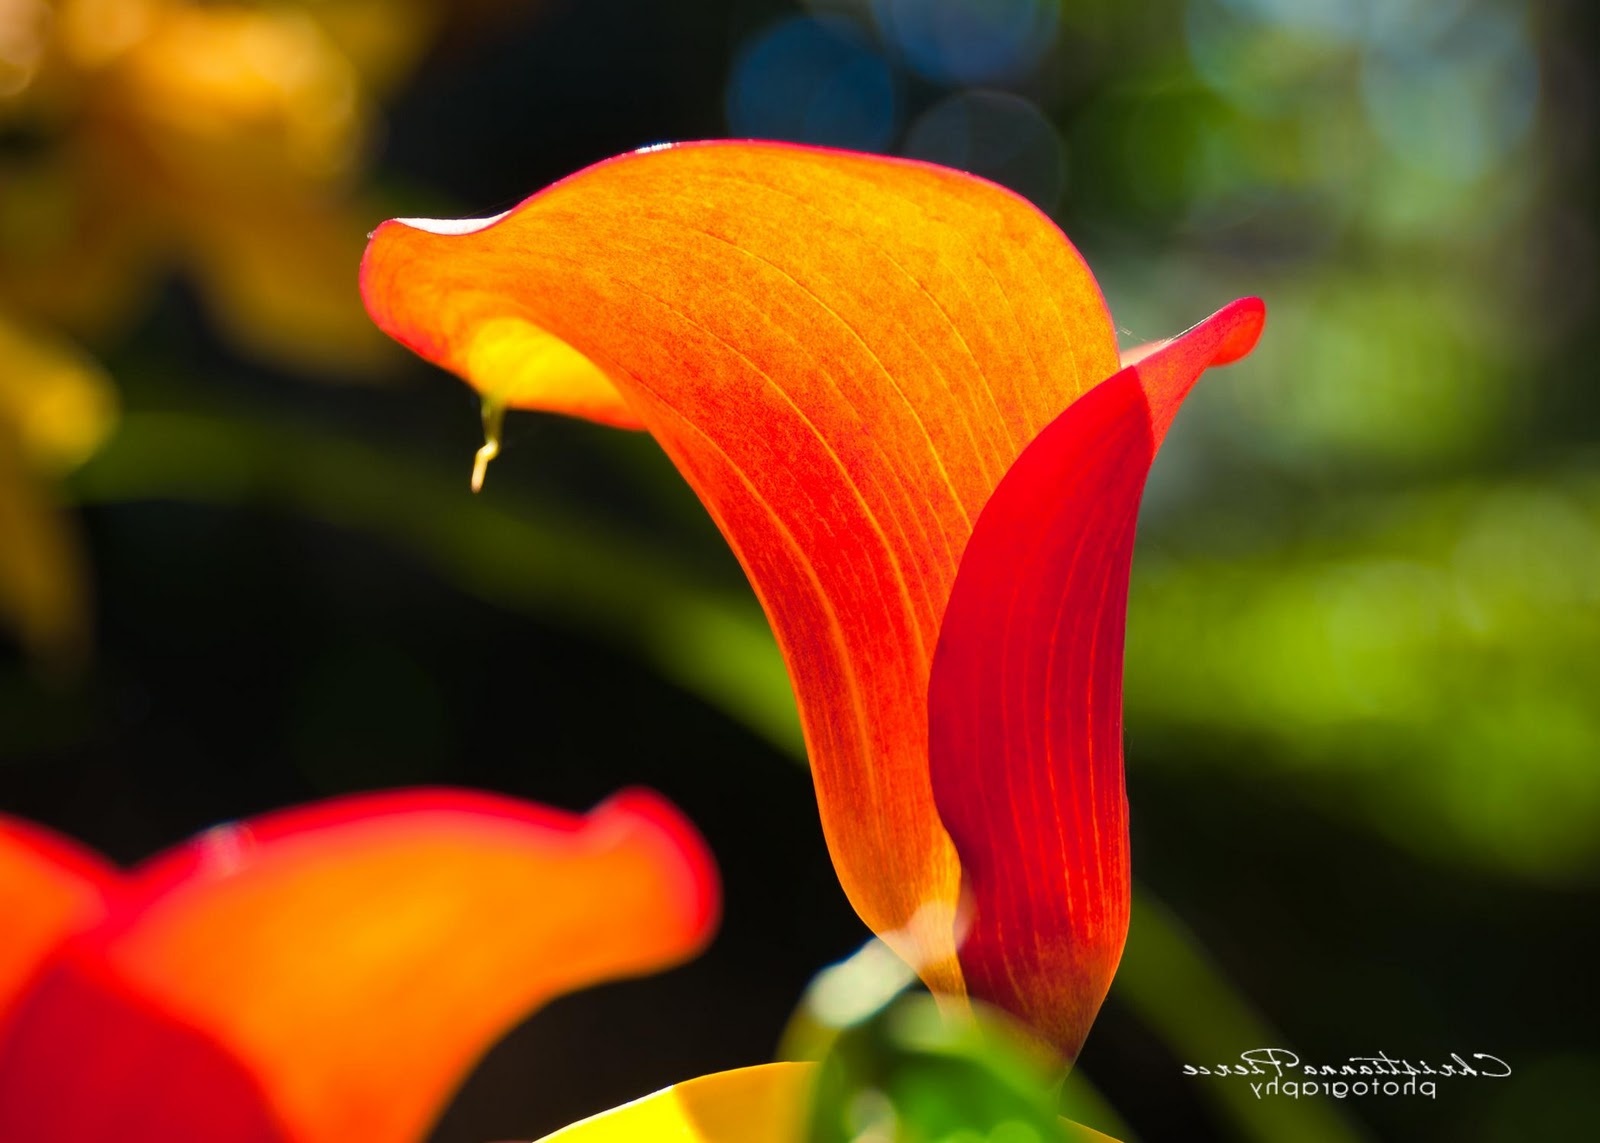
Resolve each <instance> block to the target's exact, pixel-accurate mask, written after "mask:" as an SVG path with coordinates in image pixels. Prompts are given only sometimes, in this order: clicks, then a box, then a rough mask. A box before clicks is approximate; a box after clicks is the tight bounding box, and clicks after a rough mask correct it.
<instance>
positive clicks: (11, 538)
mask: <svg viewBox="0 0 1600 1143" xmlns="http://www.w3.org/2000/svg"><path fill="white" fill-rule="evenodd" d="M0 362H4V365H3V366H0V624H3V625H4V626H5V627H6V628H8V629H9V630H11V631H14V632H15V633H16V635H17V636H18V638H19V639H20V640H21V642H22V644H23V646H24V647H25V648H27V650H28V651H30V652H31V653H32V654H33V655H34V656H35V657H36V658H37V659H39V660H41V661H43V662H46V663H50V664H52V665H58V666H70V665H71V663H72V662H73V661H74V660H75V659H77V658H78V657H79V656H80V655H81V654H82V652H83V650H84V644H85V639H86V635H87V613H88V607H87V599H86V595H87V592H86V585H85V580H86V577H85V574H84V569H83V561H82V557H81V553H80V551H79V544H78V539H77V535H76V532H75V530H74V528H73V527H72V522H71V520H70V519H69V518H68V517H66V516H64V515H63V514H62V513H61V512H59V511H58V510H57V509H56V508H55V506H54V505H53V504H52V503H51V499H50V495H49V492H48V488H49V484H50V481H51V479H52V478H54V477H57V476H59V475H61V474H62V473H64V472H66V471H67V470H69V469H71V468H72V467H74V466H76V465H77V464H79V463H81V462H82V461H83V460H85V459H86V458H87V457H88V456H89V454H90V453H91V452H93V451H94V449H95V447H96V446H98V445H99V444H100V442H101V441H102V440H103V439H104V438H105V436H106V435H107V433H108V432H109V431H110V428H111V425H112V422H113V421H114V419H115V416H116V395H115V392H114V390H113V389H112V388H111V384H110V382H109V380H108V379H107V378H106V376H105V374H104V373H102V372H101V370H100V368H99V367H98V366H97V365H95V364H94V362H92V361H90V360H89V359H88V358H87V357H85V356H83V355H82V354H80V353H78V352H76V351H75V350H74V349H72V348H71V347H70V346H68V345H65V344H59V343H53V342H50V341H47V340H45V339H43V338H41V337H39V336H37V335H34V334H32V333H30V332H28V331H26V330H24V329H22V328H20V327H18V326H15V325H13V324H11V323H10V322H8V321H6V320H5V318H4V316H3V315H0Z"/></svg>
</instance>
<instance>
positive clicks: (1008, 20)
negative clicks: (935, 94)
mask: <svg viewBox="0 0 1600 1143" xmlns="http://www.w3.org/2000/svg"><path fill="white" fill-rule="evenodd" d="M872 7H873V14H874V15H875V16H876V17H877V20H878V27H879V29H880V30H881V31H882V32H883V35H884V38H885V39H887V40H889V41H890V42H891V43H893V44H894V45H895V46H896V47H897V48H898V49H899V50H900V52H901V53H903V55H904V56H905V59H906V62H907V63H908V64H910V66H911V67H912V68H913V69H914V70H915V71H917V72H918V73H919V74H921V75H923V76H926V77H927V78H929V79H932V80H935V81H937V82H941V83H960V84H974V83H1003V82H1011V81H1015V80H1019V79H1022V78H1024V77H1026V76H1027V75H1028V73H1029V72H1031V71H1032V70H1033V69H1034V67H1036V66H1037V65H1038V63H1039V61H1040V60H1041V59H1043V58H1044V56H1045V53H1046V52H1048V51H1049V50H1050V48H1051V46H1052V45H1053V44H1054V43H1055V37H1056V25H1057V22H1058V20H1059V18H1060V13H1059V11H1058V9H1057V7H1056V5H1055V3H1053V2H1052V0H874V3H873V6H872Z"/></svg>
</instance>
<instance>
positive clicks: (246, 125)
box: [0, 0, 493, 660]
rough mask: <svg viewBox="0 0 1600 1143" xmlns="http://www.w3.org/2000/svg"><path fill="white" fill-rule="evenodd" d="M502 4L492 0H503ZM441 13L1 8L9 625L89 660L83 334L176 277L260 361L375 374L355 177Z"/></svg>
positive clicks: (107, 404)
mask: <svg viewBox="0 0 1600 1143" xmlns="http://www.w3.org/2000/svg"><path fill="white" fill-rule="evenodd" d="M489 3H490V6H491V7H492V6H493V0H489ZM485 14H486V8H485V3H482V2H479V3H471V4H466V5H450V4H445V3H442V2H439V0H303V2H300V3H290V2H277V3H272V2H266V3H242V2H235V3H202V2H199V0H0V136H3V137H4V140H5V142H6V144H7V145H6V146H5V147H4V148H3V149H0V628H4V629H7V630H10V631H12V632H15V633H16V634H17V635H18V637H19V638H20V639H21V641H22V643H23V644H24V646H25V647H26V648H27V649H28V650H29V651H30V653H32V654H34V655H35V656H36V657H41V658H44V659H60V660H70V659H72V658H74V657H75V656H77V655H78V654H79V653H81V651H82V650H84V648H85V643H86V634H87V627H88V625H87V618H86V610H87V609H86V591H85V587H84V584H85V574H84V569H83V567H82V559H81V554H80V551H79V544H78V543H77V540H76V537H75V534H74V530H73V528H72V525H71V521H70V520H69V519H68V518H67V517H66V516H65V515H63V514H62V513H61V512H59V511H58V510H57V509H56V508H55V507H54V506H53V504H52V502H51V495H50V492H49V489H50V486H51V481H52V480H53V479H54V478H56V477H58V476H60V475H61V474H63V473H64V472H65V471H66V470H68V469H70V468H71V467H72V466H73V465H75V464H77V463H79V462H81V461H82V460H83V459H85V458H86V457H87V456H88V455H89V453H90V452H91V451H92V450H93V449H94V448H95V447H96V446H97V445H98V444H99V442H100V441H101V440H102V439H104V437H105V436H106V435H107V433H108V431H109V429H110V426H111V424H112V421H113V419H114V415H115V407H116V401H115V395H114V391H113V390H112V388H111V386H110V384H109V382H108V380H107V378H106V377H105V375H104V374H103V373H102V371H101V370H100V369H99V368H98V367H97V366H95V365H94V364H93V363H92V362H91V361H90V359H89V358H88V357H86V356H85V355H83V354H81V353H79V352H78V351H77V350H76V349H75V348H73V346H72V345H71V343H70V341H68V340H65V338H67V337H69V336H77V337H85V338H88V339H91V340H99V339H105V338H107V337H109V336H111V335H113V334H115V333H116V332H118V331H119V329H121V328H123V327H125V326H126V325H127V324H129V323H130V322H131V321H133V320H135V319H137V317H138V316H139V314H140V311H141V309H142V308H143V306H144V305H145V303H146V300H147V298H148V297H149V295H150V292H151V289H152V287H153V286H154V285H156V284H158V283H159V282H160V281H162V280H163V278H165V277H166V276H167V275H170V274H173V273H179V274H181V275H183V276H184V277H185V278H186V279H187V280H189V281H191V282H193V283H194V284H195V285H196V286H197V287H198V288H199V290H200V293H201V295H202V297H203V298H204V301H205V303H206V305H207V307H208V308H209V310H210V312H211V314H212V317H213V319H214V320H215V321H216V322H217V324H218V325H219V327H221V328H222V329H223V330H224V331H225V332H226V333H227V334H228V335H229V336H231V337H232V338H233V339H234V340H235V341H236V342H237V343H238V344H240V345H241V346H242V347H244V348H246V349H247V350H248V351H251V352H253V353H256V354H258V355H261V356H264V357H266V358H269V359H271V360H275V361H277V362H279V363H281V364H284V365H287V366H290V367H294V368H300V369H309V370H311V371H314V372H325V373H333V374H335V375H339V376H347V377H348V376H353V375H359V374H361V373H363V372H366V371H369V370H370V369H371V368H372V367H373V366H375V365H378V364H380V363H381V362H382V361H383V360H384V359H385V358H386V357H387V356H388V355H389V354H390V353H391V352H392V349H391V346H390V343H389V342H388V340H387V339H386V338H384V337H383V336H382V335H381V334H379V333H378V332H377V330H375V329H374V328H373V327H372V325H371V323H370V322H368V321H367V318H366V314H365V311H364V310H363V308H362V305H361V300H360V297H359V295H358V294H357V291H356V288H355V280H354V275H353V272H352V267H354V266H355V265H356V264H357V263H358V262H359V261H360V257H361V251H362V247H363V243H364V241H365V236H366V232H367V231H368V230H369V229H370V228H371V224H372V223H373V222H374V221H375V220H377V219H381V218H383V217H385V216H386V215H387V214H390V213H392V211H391V210H389V209H387V208H386V207H385V206H383V205H380V204H376V203H369V202H367V201H366V200H365V199H364V198H363V197H362V191H361V188H360V186H359V184H358V182H357V176H359V174H360V172H361V168H362V165H363V159H364V157H365V154H366V151H367V145H368V143H369V141H370V140H371V139H372V137H373V135H374V133H375V129H376V123H377V118H376V99H377V97H378V96H380V95H381V94H383V93H384V92H385V91H387V90H388V89H389V88H390V86H391V85H393V84H394V83H396V82H398V81H399V80H401V79H402V78H404V77H405V76H406V75H407V74H408V73H409V72H410V71H411V69H412V68H413V67H414V65H415V64H416V62H417V60H418V59H419V58H420V56H421V54H422V52H423V50H424V49H425V48H426V47H427V46H428V45H429V43H430V42H432V40H433V39H434V38H435V36H436V34H437V33H438V32H439V31H440V30H441V28H442V26H443V22H444V20H445V19H446V18H447V17H448V18H449V19H450V20H452V21H454V22H455V23H456V24H458V25H459V24H460V23H462V22H463V21H464V20H475V19H477V18H479V17H481V16H483V15H485Z"/></svg>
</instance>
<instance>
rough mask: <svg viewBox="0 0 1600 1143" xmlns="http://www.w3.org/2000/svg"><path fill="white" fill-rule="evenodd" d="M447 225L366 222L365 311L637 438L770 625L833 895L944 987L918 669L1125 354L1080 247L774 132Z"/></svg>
mask: <svg viewBox="0 0 1600 1143" xmlns="http://www.w3.org/2000/svg"><path fill="white" fill-rule="evenodd" d="M460 229H461V228H460V227H459V226H454V227H430V228H428V229H424V228H422V227H419V226H418V225H414V224H413V225H406V224H402V223H399V222H389V223H385V224H384V225H383V226H382V227H380V228H379V229H378V231H377V232H376V234H375V236H374V239H373V241H372V244H371V245H370V246H369V248H368V252H367V257H366V261H365V263H364V266H363V290H364V293H365V296H366V300H367V305H368V308H369V310H370V311H371V313H372V314H373V316H374V318H375V319H376V320H377V322H378V324H379V325H380V326H381V327H382V328H384V329H385V330H387V331H388V332H389V333H391V334H392V335H394V336H395V337H396V338H398V339H399V340H400V341H402V342H403V343H405V344H406V345H408V346H410V347H411V348H413V349H415V350H416V351H417V352H419V353H421V354H422V355H423V356H425V357H427V358H429V359H430V360H433V361H436V362H438V363H440V364H442V365H444V366H445V367H447V368H450V369H452V370H454V371H456V372H457V373H460V374H461V375H463V376H464V377H466V378H467V379H468V380H470V381H471V382H472V383H473V384H474V385H476V386H477V387H478V388H479V389H480V390H483V391H484V392H486V393H489V394H499V395H502V396H505V397H507V398H508V399H509V400H510V401H511V403H512V404H516V405H525V406H529V407H535V408H546V409H554V410H558V411H562V412H573V413H577V414H580V415H587V416H593V417H595V418H596V419H600V420H610V421H614V422H623V423H626V422H627V421H628V420H629V419H630V418H632V419H636V420H637V422H639V423H641V424H643V425H644V426H645V427H647V428H648V429H649V430H650V431H651V432H652V433H653V434H654V435H655V436H656V438H657V440H659V441H660V442H661V444H662V446H663V448H665V450H666V451H667V453H668V454H669V455H670V456H671V457H672V458H673V460H674V461H675V462H676V464H677V465H678V467H679V469H680V470H681V471H682V472H683V473H684V475H685V476H686V477H687V478H688V479H689V481H690V482H691V484H693V485H694V487H695V489H696V491H697V492H698V493H699V494H700V496H701V498H702V499H703V500H704V501H705V503H706V505H707V507H708V508H709V510H710V512H711V514H712V516H713V517H714V518H715V520H716V521H717V523H718V524H719V525H720V527H721V528H722V530H723V532H724V534H725V535H726V536H727V538H728V540H729V542H730V543H731V544H732V546H733V548H734V550H735V552H736V553H737V554H738V556H739V558H740V559H741V561H742V562H743V564H744V566H745V569H746V571H747V572H748V573H749V575H750V578H751V581H752V582H753V584H754V585H755V588H756V591H757V592H758V594H759V595H760V596H761V599H762V601H763V603H764V605H765V607H766V609H767V612H768V615H769V617H770V618H771V620H772V623H773V626H774V628H775V629H776V632H777V635H778V639H779V641H780V644H781V646H782V648H783V651H784V656H785V659H786V661H787V664H788V667H789V670H790V672H791V675H792V677H793V679H794V682H795V689H796V693H797V697H798V700H799V705H800V711H801V718H802V722H803V725H804V728H805V733H806V740H807V745H808V747H809V751H810V755H811V760H812V765H813V773H814V776H815V779H816V785H817V794H818V800H819V802H820V805H821V812H822V819H823V825H824V829H825V832H826V834H827V838H828V843H829V847H830V849H831V851H832V854H833V858H834V863H835V865H836V867H837V869H838V871H839V876H840V880H841V882H842V883H843V885H844V887H845V891H846V893H847V894H848V895H849V897H850V899H851V901H852V903H853V904H854V905H855V907H856V909H857V911H858V912H859V913H860V914H861V916H862V917H863V919H865V920H866V921H867V923H868V924H869V925H871V926H872V928H873V929H874V930H875V931H877V932H879V933H881V934H885V937H886V939H888V940H890V941H892V942H893V943H894V944H895V946H896V949H897V951H899V952H901V954H902V955H904V956H906V957H907V958H908V959H911V960H912V961H913V962H914V963H917V964H919V965H920V966H921V967H922V971H923V973H924V976H925V977H927V978H928V979H929V980H930V982H931V983H935V984H939V985H943V986H945V987H958V986H959V985H958V981H957V980H956V978H955V974H954V972H953V971H952V967H953V966H952V962H951V959H950V958H951V955H952V953H953V947H952V946H953V940H952V935H951V924H950V920H951V917H952V915H953V911H954V906H955V904H956V900H957V895H958V883H959V875H958V870H957V864H956V860H955V855H954V852H953V851H952V849H951V846H950V843H949V839H948V837H947V835H946V834H945V832H944V830H943V827H942V826H941V825H940V824H939V821H938V818H937V815H936V813H935V811H934V806H933V797H932V791H931V788H930V786H929V782H928V756H927V706H926V696H927V684H928V673H929V667H930V663H931V660H932V654H933V647H934V643H935V640H936V638H937V635H938V629H939V621H940V619H941V617H942V616H943V612H944V606H945V602H946V600H947V599H948V597H949V592H950V588H951V585H952V583H953V582H954V579H955V572H956V566H957V562H958V561H959V559H960V555H961V551H962V549H963V548H964V547H965V546H966V541H967V537H968V535H969V534H970V531H971V527H972V521H973V520H974V519H976V518H977V515H978V512H979V511H980V510H981V509H982V507H983V505H984V503H985V502H986V501H987V500H988V498H989V495H990V493H991V492H992V491H993V489H994V487H995V485H996V483H998V481H999V480H1000V478H1001V476H1002V475H1003V474H1004V472H1005V471H1006V469H1007V468H1008V467H1009V466H1010V465H1011V463H1012V461H1013V460H1015V459H1016V457H1017V454H1018V453H1019V452H1020V451H1021V450H1022V448H1023V447H1024V445H1026V444H1027V442H1028V441H1030V440H1031V439H1032V438H1033V437H1034V436H1035V435H1036V434H1037V433H1038V432H1039V431H1040V430H1041V429H1042V428H1044V426H1045V425H1046V424H1048V423H1049V422H1050V421H1051V420H1052V419H1054V417H1055V416H1056V415H1057V414H1058V413H1060V412H1061V410H1062V409H1064V408H1065V407H1066V406H1067V404H1068V403H1070V402H1071V400H1072V399H1073V398H1075V397H1077V396H1078V395H1080V394H1081V393H1083V392H1085V391H1086V390H1087V389H1089V388H1090V387H1091V386H1093V385H1094V384H1096V383H1098V382H1099V381H1101V380H1103V379H1105V378H1106V377H1109V376H1110V375H1111V374H1112V373H1113V372H1115V371H1116V369H1117V352H1116V345H1115V337H1114V332H1113V329H1112V326H1111V323H1110V319H1109V316H1108V315H1107V313H1106V309H1105V305H1104V302H1103V300H1102V299H1101V296H1100V292H1099V289H1098V287H1097V286H1096V285H1095V283H1094V280H1093V278H1092V277H1091V276H1090V274H1089V271H1088V269H1087V268H1086V267H1085V265H1084V264H1083V261H1082V260H1081V259H1080V258H1079V256H1078V254H1077V252H1076V251H1075V250H1074V249H1073V248H1072V246H1071V245H1070V244H1069V243H1068V242H1067V240H1066V239H1065V237H1064V236H1063V235H1062V234H1061V232H1060V231H1059V230H1057V229H1056V228H1055V227H1054V226H1053V225H1052V224H1051V223H1050V222H1049V221H1048V220H1047V219H1046V218H1045V217H1044V216H1043V215H1041V214H1039V213H1038V212H1037V211H1036V210H1035V209H1034V208H1033V207H1032V206H1030V205H1029V204H1028V203H1027V202H1025V201H1024V200H1022V199H1021V198H1019V197H1017V196H1015V195H1013V194H1011V193H1010V192H1007V191H1005V190H1002V189H1000V188H998V187H996V186H994V185H993V184H990V183H986V182H984V181H982V180H979V179H976V178H973V177H971V176H967V175H963V174H959V173H957V172H954V171H949V170H945V169H942V168H936V167H931V166H927V165H924V164H918V163H911V162H905V161H897V160H889V159H882V158H869V157H865V156H860V155H850V154H845V153H842V152H828V151H819V150H812V149H806V148H800V147H792V146H785V145H780V144H753V143H726V144H694V145H687V146H681V147H675V148H668V149H658V150H655V151H652V152H649V153H639V154H633V155H627V156H623V157H621V158H618V159H614V160H612V161H610V162H607V163H602V164H600V165H598V166H595V167H591V168H589V169H588V170H586V171H583V172H580V173H579V174H577V175H574V176H572V177H571V178H569V179H567V180H565V181H563V182H561V183H558V184H556V185H555V186H553V187H551V188H550V189H548V190H546V191H544V192H543V193H541V194H539V195H536V196H534V197H533V198H531V199H529V200H527V201H526V202H524V203H523V204H522V205H521V206H520V207H518V208H517V209H516V210H515V211H513V212H511V213H510V214H509V215H507V216H506V217H504V218H501V219H499V220H497V221H494V222H492V223H490V224H487V225H485V226H483V227H481V228H477V229H470V230H468V231H467V232H466V233H460V232H459V231H460ZM446 230H455V231H456V232H455V233H445V232H442V231H446ZM436 231H438V232H436ZM519 338H525V339H528V340H529V341H530V342H532V343H533V345H534V346H535V347H536V348H537V349H538V352H540V353H544V352H547V350H546V349H544V348H543V345H544V342H543V339H545V338H554V339H555V340H556V341H557V342H558V343H560V344H562V345H565V346H568V347H570V348H571V349H572V350H573V351H575V353H576V354H577V355H579V356H581V358H582V359H584V360H587V361H588V362H592V363H593V365H594V371H593V372H592V373H589V374H583V373H582V371H581V370H580V369H578V368H577V367H576V366H575V365H574V364H573V362H572V361H571V360H570V359H567V360H566V361H565V363H564V364H563V366H562V368H561V369H559V370H558V371H557V372H556V375H555V378H554V383H553V384H552V385H550V386H549V387H548V388H545V387H544V386H543V385H542V384H541V381H540V378H539V377H537V376H533V375H531V374H530V372H529V371H528V370H527V369H526V368H525V367H524V366H523V365H522V364H521V363H522V362H523V361H524V360H525V357H524V354H523V353H522V351H521V348H520V347H518V346H517V345H516V341H517V340H518V339H519ZM608 385H609V386H610V388H608ZM924 904H932V905H934V906H937V907H935V908H932V909H926V910H923V911H922V912H921V913H920V914H919V911H918V910H919V906H922V905H924Z"/></svg>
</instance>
